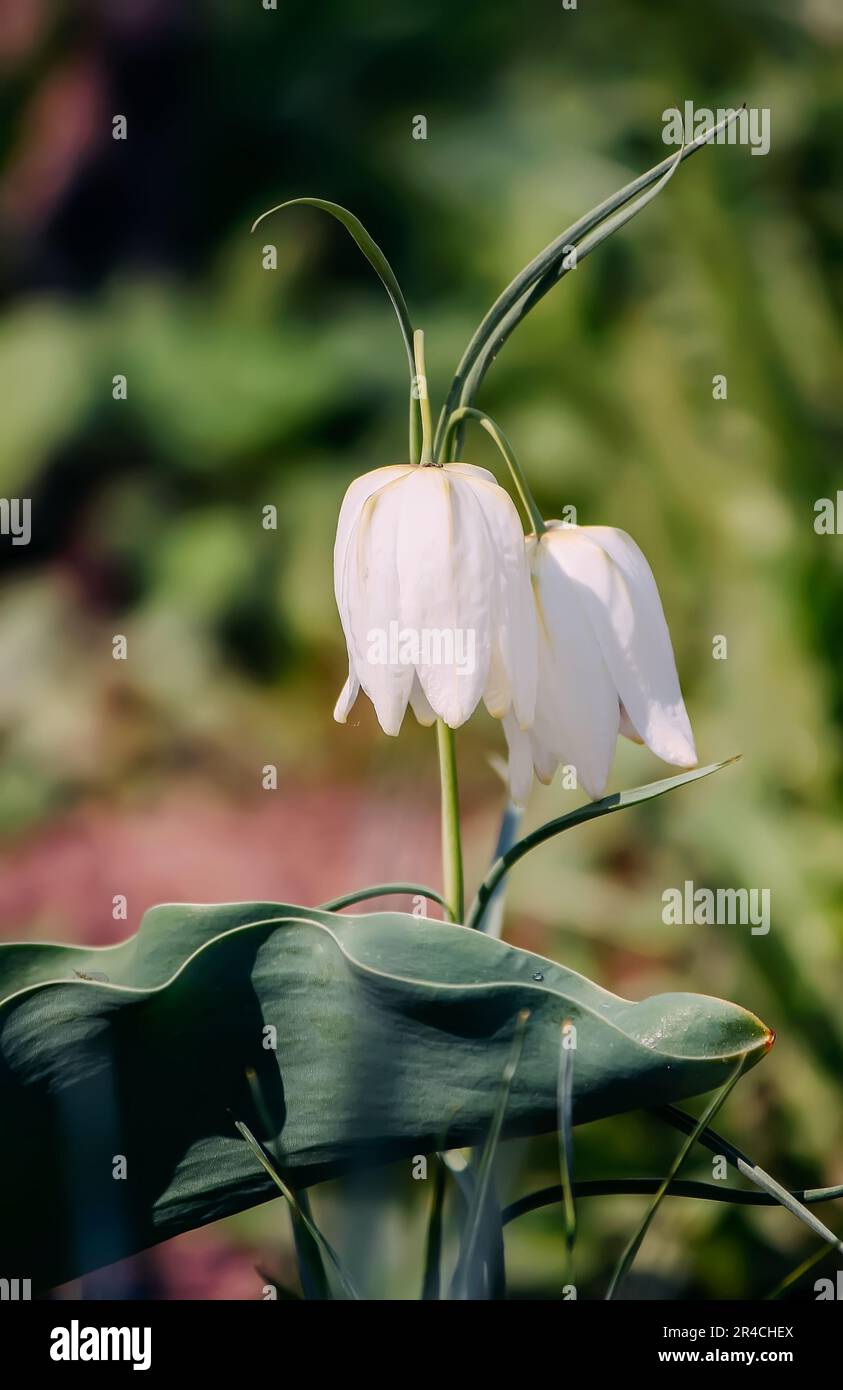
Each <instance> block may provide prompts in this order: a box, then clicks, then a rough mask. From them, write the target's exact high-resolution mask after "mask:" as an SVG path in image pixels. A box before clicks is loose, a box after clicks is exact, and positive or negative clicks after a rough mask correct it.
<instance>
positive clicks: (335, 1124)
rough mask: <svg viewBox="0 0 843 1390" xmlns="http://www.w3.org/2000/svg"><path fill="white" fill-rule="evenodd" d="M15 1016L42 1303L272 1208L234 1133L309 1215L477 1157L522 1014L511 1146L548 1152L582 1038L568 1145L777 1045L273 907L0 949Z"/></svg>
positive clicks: (418, 942)
mask: <svg viewBox="0 0 843 1390" xmlns="http://www.w3.org/2000/svg"><path fill="white" fill-rule="evenodd" d="M0 1000H2V1002H0V1114H2V1117H3V1133H4V1137H5V1143H4V1145H3V1148H2V1152H0V1191H2V1192H3V1193H4V1195H5V1197H6V1199H7V1200H6V1203H5V1205H6V1211H5V1213H4V1216H3V1220H2V1223H0V1242H1V1243H2V1245H3V1258H4V1262H5V1264H6V1266H7V1267H8V1268H11V1269H19V1270H20V1271H21V1273H22V1275H24V1276H26V1277H31V1278H32V1279H33V1280H34V1281H35V1283H36V1284H37V1286H38V1287H44V1286H45V1285H46V1286H49V1285H52V1284H55V1283H58V1282H61V1281H63V1280H66V1279H69V1278H71V1277H74V1276H76V1275H78V1274H80V1273H82V1272H84V1271H85V1270H89V1269H93V1268H97V1267H98V1266H100V1265H103V1264H106V1263H108V1262H110V1261H112V1260H115V1259H118V1258H120V1257H121V1256H124V1255H127V1254H130V1253H132V1252H134V1251H136V1250H140V1249H143V1248H144V1247H145V1246H148V1245H151V1244H154V1243H155V1242H156V1241H159V1240H163V1239H166V1238H167V1237H169V1236H173V1235H176V1234H178V1233H179V1232H182V1231H186V1230H189V1229H192V1228H193V1227H196V1226H200V1225H203V1224H204V1223H206V1222H208V1221H213V1220H216V1219H217V1218H219V1217H222V1216H225V1215H228V1214H230V1213H232V1212H236V1211H239V1210H241V1209H243V1208H244V1207H248V1206H251V1205H253V1204H255V1203H256V1202H261V1201H264V1200H266V1199H268V1198H269V1197H271V1196H273V1195H274V1194H275V1192H277V1190H278V1189H277V1186H276V1185H275V1183H274V1182H273V1180H272V1178H271V1177H270V1176H269V1175H268V1174H267V1173H266V1172H265V1171H263V1169H262V1168H261V1167H260V1165H259V1164H257V1163H256V1162H255V1160H254V1156H253V1154H252V1153H251V1152H250V1150H249V1148H248V1146H247V1145H246V1144H245V1143H244V1142H243V1139H242V1138H241V1137H240V1134H238V1132H237V1130H236V1129H235V1126H234V1120H239V1121H240V1122H241V1123H242V1124H245V1125H246V1126H247V1127H248V1128H249V1130H250V1131H251V1132H252V1133H253V1134H255V1135H256V1136H257V1137H258V1138H259V1139H260V1141H261V1142H262V1143H263V1144H264V1145H266V1146H267V1147H268V1149H269V1150H270V1151H271V1153H272V1155H273V1161H275V1162H277V1164H278V1167H279V1171H280V1172H281V1173H282V1174H283V1180H284V1182H285V1183H286V1184H287V1185H288V1186H289V1187H290V1189H291V1190H293V1191H295V1190H297V1189H299V1188H301V1187H306V1186H308V1185H309V1184H312V1183H315V1182H319V1181H321V1180H323V1179H326V1178H329V1177H333V1176H336V1175H340V1174H342V1173H345V1172H348V1171H349V1170H351V1169H353V1168H355V1167H356V1166H358V1165H363V1164H366V1165H371V1164H375V1163H385V1162H388V1161H390V1160H397V1159H402V1158H403V1159H409V1158H411V1157H412V1156H413V1155H414V1154H418V1153H424V1152H428V1153H430V1152H433V1151H434V1150H436V1149H441V1148H443V1147H452V1148H456V1147H462V1146H464V1145H474V1144H477V1143H480V1142H482V1141H483V1140H484V1138H485V1136H486V1134H487V1133H488V1131H489V1127H490V1124H491V1122H492V1118H493V1115H494V1113H495V1104H496V1100H497V1098H498V1093H499V1088H500V1079H501V1075H502V1073H503V1070H504V1067H505V1065H506V1062H507V1059H508V1057H509V1055H510V1050H511V1048H512V1044H513V1038H514V1036H515V1030H516V1020H517V1018H518V1014H519V1012H520V1011H521V1010H523V1009H529V1011H530V1026H529V1028H528V1030H527V1033H526V1035H525V1038H524V1047H523V1052H522V1054H521V1058H520V1062H519V1065H518V1069H517V1072H516V1074H515V1076H514V1078H513V1080H512V1083H511V1088H510V1091H509V1095H508V1098H507V1104H506V1114H505V1117H504V1120H503V1126H502V1134H503V1136H504V1137H507V1136H510V1135H516V1134H521V1135H523V1134H535V1133H540V1132H544V1131H549V1130H553V1129H554V1128H555V1126H556V1109H557V1071H558V1049H559V1030H560V1027H561V1026H562V1023H563V1022H564V1021H565V1020H566V1019H570V1020H571V1022H572V1023H573V1024H574V1026H575V1027H576V1029H577V1055H576V1066H575V1068H574V1072H573V1096H572V1114H573V1121H574V1123H575V1124H577V1123H582V1122H584V1121H587V1120H592V1119H598V1118H600V1117H602V1116H606V1115H611V1114H615V1113H619V1112H622V1111H627V1110H631V1109H637V1108H639V1107H642V1106H647V1107H653V1106H659V1105H664V1104H666V1103H669V1102H671V1101H675V1100H679V1099H681V1098H684V1097H688V1096H692V1095H696V1094H700V1093H702V1092H705V1091H708V1090H710V1089H712V1088H715V1087H718V1086H721V1085H723V1083H724V1082H725V1080H726V1079H727V1078H728V1076H729V1075H730V1074H731V1072H732V1070H733V1068H734V1065H735V1062H736V1061H737V1060H738V1059H740V1058H744V1059H745V1060H746V1063H747V1065H751V1064H752V1063H754V1062H755V1061H757V1060H759V1059H760V1058H761V1057H762V1056H763V1055H764V1053H765V1052H766V1050H767V1048H768V1046H769V1044H770V1041H771V1034H770V1032H769V1030H768V1029H767V1028H765V1026H764V1025H763V1024H762V1023H761V1022H760V1021H759V1020H758V1019H757V1018H755V1017H754V1016H753V1015H752V1014H750V1013H747V1012H746V1011H745V1010H743V1009H741V1008H739V1007H737V1006H736V1005H734V1004H729V1003H726V1002H725V1001H723V1000H720V999H709V998H706V997H704V996H700V995H693V994H664V995H659V996H657V997H654V998H651V999H646V1000H644V1001H642V1002H641V1003H630V1002H629V1001H627V1000H625V999H620V998H618V997H617V996H616V995H613V994H611V993H609V992H608V991H607V990H604V989H601V988H600V987H599V986H597V985H595V984H592V983H591V982H590V981H588V980H586V979H584V978H583V976H581V975H578V974H576V973H575V972H574V971H572V970H568V969H566V968H565V967H564V966H560V965H557V964H555V963H554V962H553V961H550V960H546V959H545V958H544V957H542V956H537V955H534V954H532V953H530V952H528V951H522V950H518V949H517V948H515V947H512V946H509V945H506V944H505V943H503V942H500V941H494V940H492V939H491V938H489V937H487V936H485V935H484V934H483V933H481V932H476V931H470V930H468V929H467V928H465V927H460V926H451V925H449V924H446V923H442V922H436V921H432V920H427V919H424V918H415V917H411V916H408V915H406V914H400V913H376V914H373V915H369V916H348V917H346V916H338V915H336V914H332V913H330V912H324V911H319V910H316V909H309V908H301V907H289V906H283V905H280V904H276V903H235V904H225V905H222V906H201V905H184V904H168V905H165V906H161V907H156V908H153V909H152V910H151V911H150V912H148V913H147V914H146V916H145V917H144V919H143V922H142V923H141V926H140V928H139V930H138V932H137V933H136V935H135V936H133V937H132V938H130V939H129V940H128V941H126V942H124V943H122V944H120V945H118V946H114V947H107V948H104V949H103V948H101V949H98V950H97V949H85V948H80V947H72V946H58V945H33V944H9V945H5V946H2V947H0ZM252 1073H254V1074H255V1076H256V1077H257V1079H258V1081H259V1083H260V1090H261V1096H262V1101H263V1104H262V1106H261V1109H262V1110H263V1111H264V1118H263V1121H262V1119H261V1115H260V1114H259V1113H257V1108H256V1106H255V1102H254V1076H253V1075H252ZM267 1117H268V1118H267ZM268 1128H269V1129H271V1130H272V1132H271V1133H267V1132H266V1130H267V1129H268ZM443 1135H445V1136H446V1137H445V1138H444V1139H443ZM116 1155H122V1156H123V1157H124V1158H125V1166H126V1177H125V1180H120V1181H115V1179H114V1176H113V1171H114V1164H115V1161H116V1160H115V1156H116ZM24 1192H26V1193H32V1192H34V1193H37V1199H35V1200H32V1201H30V1202H28V1203H24V1202H23V1201H21V1200H17V1198H18V1196H19V1194H22V1193H24ZM9 1199H11V1200H9Z"/></svg>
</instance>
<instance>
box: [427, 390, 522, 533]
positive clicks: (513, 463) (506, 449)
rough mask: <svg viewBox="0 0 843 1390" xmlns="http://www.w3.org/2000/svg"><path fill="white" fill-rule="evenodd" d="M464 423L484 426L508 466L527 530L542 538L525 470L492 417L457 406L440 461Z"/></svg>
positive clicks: (448, 426) (467, 407) (472, 409)
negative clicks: (462, 422) (469, 422)
mask: <svg viewBox="0 0 843 1390" xmlns="http://www.w3.org/2000/svg"><path fill="white" fill-rule="evenodd" d="M463 420H476V421H477V423H478V424H479V425H482V426H483V429H484V430H485V431H486V433H487V434H490V435H491V436H492V438H493V439H494V441H495V443H496V445H497V446H498V449H499V451H500V453H501V454H502V455H503V457H504V459H505V460H506V462H507V465H508V467H509V471H510V473H511V474H512V481H513V482H514V483H515V486H516V488H517V490H518V496H519V497H520V498H521V504H522V506H523V508H524V511H525V513H526V515H527V520H528V522H529V524H530V526H531V527H532V529H533V530H534V531H535V533H536V535H537V536H540V535H542V533H543V532H544V531H545V530H546V529H547V528H546V526H545V524H544V517H543V516H542V514H541V512H540V511H539V509H538V506H537V505H536V500H535V498H534V497H533V494H532V492H531V491H530V485H529V483H528V482H527V478H526V476H525V473H524V470H523V468H522V467H521V465H520V463H519V462H518V459H517V458H516V456H515V450H514V449H513V447H512V445H511V444H510V442H509V440H508V439H507V437H506V435H505V434H504V432H503V430H502V429H501V427H500V425H497V424H496V423H495V421H494V420H493V419H492V417H491V415H487V414H486V412H485V411H484V410H476V409H475V407H474V406H473V405H463V406H460V408H459V409H458V410H455V411H453V412H452V414H451V415H450V416H449V418H448V424H447V426H446V429H445V434H444V438H443V444H442V457H443V458H444V459H446V460H447V459H448V456H449V453H450V450H451V447H452V444H453V440H454V437H455V435H456V431H457V428H458V426H459V425H460V423H461V421H463Z"/></svg>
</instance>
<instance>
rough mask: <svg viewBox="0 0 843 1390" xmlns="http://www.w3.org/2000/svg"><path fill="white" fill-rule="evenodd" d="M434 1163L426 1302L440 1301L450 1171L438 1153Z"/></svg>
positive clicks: (424, 1288) (424, 1285)
mask: <svg viewBox="0 0 843 1390" xmlns="http://www.w3.org/2000/svg"><path fill="white" fill-rule="evenodd" d="M433 1162H434V1163H435V1165H436V1169H435V1173H434V1177H433V1197H432V1199H431V1206H430V1219H429V1221H428V1224H427V1240H426V1243H425V1252H424V1277H423V1279H422V1294H421V1296H422V1300H423V1301H424V1302H430V1301H431V1300H432V1301H436V1300H438V1299H439V1297H440V1293H441V1288H442V1223H443V1215H444V1211H445V1180H446V1178H447V1173H448V1170H447V1168H446V1166H445V1163H444V1161H443V1159H442V1157H441V1156H440V1155H439V1154H438V1153H437V1154H434V1155H433Z"/></svg>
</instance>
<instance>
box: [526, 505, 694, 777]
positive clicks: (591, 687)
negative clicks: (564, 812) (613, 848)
mask: <svg viewBox="0 0 843 1390" xmlns="http://www.w3.org/2000/svg"><path fill="white" fill-rule="evenodd" d="M546 525H547V530H546V531H545V532H544V534H543V535H541V536H540V537H538V538H537V537H535V536H530V537H528V539H527V552H528V555H529V560H530V569H531V571H532V575H533V593H534V595H535V602H536V609H537V614H538V629H539V679H538V692H537V698H536V712H535V720H534V723H533V727H532V728H531V729H530V730H529V731H528V732H524V730H523V729H521V728H519V726H518V724H517V723H516V721H514V720H513V719H512V718H511V716H510V715H509V714H507V715H506V716H504V720H503V725H504V731H505V733H506V738H507V743H508V745H509V768H510V785H511V790H512V796H513V800H514V801H516V802H517V803H518V804H521V805H523V804H524V803H525V802H526V800H527V797H528V795H529V792H530V787H531V786H532V781H533V771H534V770H535V773H536V776H537V777H538V778H539V780H540V781H542V782H550V780H551V778H552V777H553V774H554V772H555V771H556V768H557V766H559V765H563V766H573V767H574V768H575V769H576V775H577V781H578V784H579V785H580V786H582V787H583V788H584V790H585V791H586V792H587V793H588V795H589V796H590V797H592V798H597V797H600V796H602V795H603V792H604V790H605V788H606V783H607V781H608V778H609V770H610V768H611V765H612V759H613V756H614V751H615V744H616V742H617V737H618V734H619V733H621V734H624V735H625V737H627V738H630V739H632V740H634V741H635V742H636V743H646V745H647V747H648V748H650V749H651V750H652V751H653V752H654V753H656V754H657V755H658V757H660V758H663V759H664V761H665V762H668V763H674V764H676V765H677V766H679V767H693V766H694V764H695V763H696V761H697V754H696V749H695V748H694V739H693V735H692V733H691V726H690V723H689V722H688V715H687V713H686V710H685V704H684V702H683V699H682V693H681V691H680V689H679V678H678V676H677V673H676V663H675V661H674V657H673V648H672V647H671V642H670V634H669V633H668V630H667V623H666V622H665V617H664V611H663V609H662V605H661V600H660V598H659V592H658V589H657V588H656V581H655V579H654V578H653V573H652V571H651V569H650V566H649V565H648V564H647V561H646V560H645V558H644V556H643V555H642V553H641V551H640V550H639V548H638V546H637V545H636V544H635V542H634V541H633V540H632V538H631V537H630V536H628V535H627V534H626V532H625V531H618V530H615V529H614V528H613V527H611V526H571V525H569V524H567V523H562V522H559V521H549V522H547V523H546Z"/></svg>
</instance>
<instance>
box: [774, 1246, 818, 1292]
mask: <svg viewBox="0 0 843 1390" xmlns="http://www.w3.org/2000/svg"><path fill="white" fill-rule="evenodd" d="M830 1254H831V1251H830V1250H829V1248H828V1246H827V1245H821V1246H820V1248H819V1250H815V1251H814V1253H813V1255H809V1256H808V1258H807V1259H806V1260H803V1261H802V1263H801V1264H798V1265H797V1266H796V1268H795V1269H792V1270H791V1271H790V1273H789V1274H786V1275H785V1277H784V1279H780V1280H779V1282H778V1284H776V1287H775V1288H774V1289H772V1290H771V1291H770V1293H768V1294H765V1296H764V1298H765V1302H771V1301H773V1300H775V1299H777V1298H781V1296H782V1294H783V1293H787V1291H788V1289H791V1288H793V1285H794V1284H798V1282H799V1280H800V1279H802V1278H803V1277H804V1276H805V1275H806V1274H807V1273H808V1272H809V1270H812V1269H815V1268H816V1267H817V1265H818V1264H820V1263H821V1262H822V1261H823V1260H827V1259H828V1257H829V1255H830Z"/></svg>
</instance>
